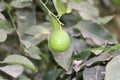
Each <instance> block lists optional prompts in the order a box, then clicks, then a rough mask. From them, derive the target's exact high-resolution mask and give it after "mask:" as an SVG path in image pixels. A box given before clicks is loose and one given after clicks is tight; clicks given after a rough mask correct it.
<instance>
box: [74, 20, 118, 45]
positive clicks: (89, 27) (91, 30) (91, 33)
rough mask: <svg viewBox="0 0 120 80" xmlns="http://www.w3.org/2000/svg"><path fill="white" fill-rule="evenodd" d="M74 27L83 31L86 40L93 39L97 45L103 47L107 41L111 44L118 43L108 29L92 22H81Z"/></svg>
mask: <svg viewBox="0 0 120 80" xmlns="http://www.w3.org/2000/svg"><path fill="white" fill-rule="evenodd" d="M74 27H75V28H78V29H79V30H80V31H81V33H82V35H83V37H84V38H86V39H91V40H92V41H93V42H94V43H95V44H96V45H99V46H101V45H103V44H104V43H105V41H107V42H108V43H109V44H114V43H117V40H116V39H115V38H114V37H113V36H112V35H111V33H110V32H109V31H108V30H107V29H105V28H104V27H102V26H100V25H98V24H97V23H93V22H92V21H88V22H85V21H80V22H79V23H78V24H76V25H74Z"/></svg>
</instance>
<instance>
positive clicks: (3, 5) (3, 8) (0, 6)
mask: <svg viewBox="0 0 120 80" xmlns="http://www.w3.org/2000/svg"><path fill="white" fill-rule="evenodd" d="M3 10H5V3H4V2H0V12H1V11H3Z"/></svg>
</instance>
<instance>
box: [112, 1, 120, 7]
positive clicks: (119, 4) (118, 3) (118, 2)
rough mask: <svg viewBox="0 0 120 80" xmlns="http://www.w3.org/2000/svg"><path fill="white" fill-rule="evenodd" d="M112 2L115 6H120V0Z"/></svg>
mask: <svg viewBox="0 0 120 80" xmlns="http://www.w3.org/2000/svg"><path fill="white" fill-rule="evenodd" d="M112 2H113V3H114V4H116V5H117V6H120V0H112Z"/></svg>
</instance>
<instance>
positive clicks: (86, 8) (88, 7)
mask: <svg viewBox="0 0 120 80" xmlns="http://www.w3.org/2000/svg"><path fill="white" fill-rule="evenodd" d="M70 6H71V7H72V8H73V9H75V10H78V12H79V14H80V16H81V17H82V18H83V19H84V20H92V21H94V22H96V20H97V17H98V15H99V12H98V10H97V8H95V6H93V5H92V4H90V3H88V2H85V1H81V2H80V3H78V2H75V1H71V3H70Z"/></svg>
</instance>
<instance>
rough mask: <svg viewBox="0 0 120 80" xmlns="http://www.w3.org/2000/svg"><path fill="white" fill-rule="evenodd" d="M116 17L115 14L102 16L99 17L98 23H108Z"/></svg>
mask: <svg viewBox="0 0 120 80" xmlns="http://www.w3.org/2000/svg"><path fill="white" fill-rule="evenodd" d="M113 18H114V16H105V17H102V18H98V23H99V24H103V25H104V24H107V23H108V22H109V21H111V20H112V19H113Z"/></svg>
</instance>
